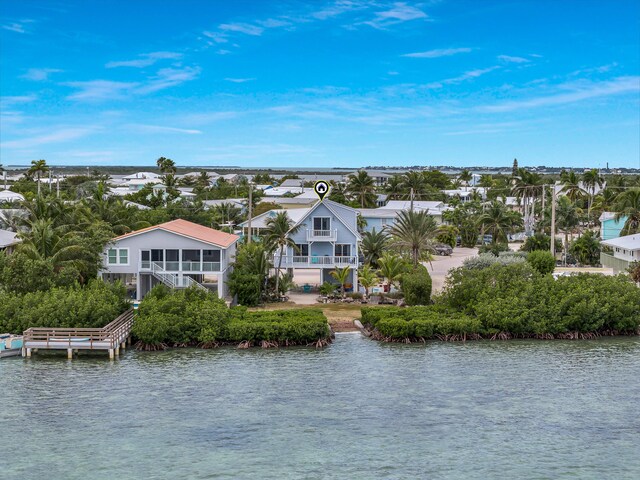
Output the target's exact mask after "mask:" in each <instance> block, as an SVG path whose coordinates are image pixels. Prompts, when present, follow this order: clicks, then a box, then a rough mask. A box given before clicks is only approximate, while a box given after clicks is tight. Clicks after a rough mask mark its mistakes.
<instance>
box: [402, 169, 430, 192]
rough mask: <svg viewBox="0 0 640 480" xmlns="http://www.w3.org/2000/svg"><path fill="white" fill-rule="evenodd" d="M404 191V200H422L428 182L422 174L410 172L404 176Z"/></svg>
mask: <svg viewBox="0 0 640 480" xmlns="http://www.w3.org/2000/svg"><path fill="white" fill-rule="evenodd" d="M401 185H402V191H403V193H404V198H411V194H413V198H421V197H422V195H424V193H425V191H426V188H427V181H426V180H425V178H424V175H422V173H420V172H414V171H410V172H407V173H405V174H404V175H402V184H401Z"/></svg>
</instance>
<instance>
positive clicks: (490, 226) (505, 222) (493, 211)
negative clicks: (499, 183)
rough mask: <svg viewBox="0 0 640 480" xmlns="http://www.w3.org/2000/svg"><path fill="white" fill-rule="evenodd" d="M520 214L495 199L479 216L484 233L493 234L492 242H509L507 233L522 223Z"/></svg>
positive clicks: (479, 222)
mask: <svg viewBox="0 0 640 480" xmlns="http://www.w3.org/2000/svg"><path fill="white" fill-rule="evenodd" d="M519 219H520V215H517V216H514V215H513V212H511V211H510V210H509V209H508V208H507V207H506V206H505V205H504V203H502V202H499V201H497V200H494V201H493V202H491V204H490V205H489V207H488V208H487V209H486V210H485V211H484V212H483V213H482V214H481V215H480V217H479V218H478V224H479V225H480V226H481V227H482V230H483V231H484V233H487V234H489V235H491V243H493V244H495V243H498V242H504V243H506V242H507V234H509V233H511V232H512V231H513V229H514V227H516V226H519V225H521V224H522V220H521V219H520V220H519Z"/></svg>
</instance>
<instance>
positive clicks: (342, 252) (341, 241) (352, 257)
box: [240, 200, 361, 288]
mask: <svg viewBox="0 0 640 480" xmlns="http://www.w3.org/2000/svg"><path fill="white" fill-rule="evenodd" d="M278 212H286V213H287V215H288V216H289V218H290V219H291V221H292V223H293V224H294V227H295V226H298V227H299V228H298V230H297V231H296V233H292V234H290V236H289V237H290V238H291V240H293V242H294V243H295V244H296V247H297V248H296V249H294V248H292V247H288V248H286V249H285V251H282V252H276V254H275V255H274V258H273V264H274V265H276V266H277V265H278V264H279V262H280V257H282V268H286V269H287V270H289V271H292V272H293V273H294V274H295V273H301V272H300V270H315V271H318V272H319V273H320V281H321V282H325V281H327V282H333V283H335V279H334V278H333V277H332V276H331V274H330V272H331V271H332V270H335V269H336V268H343V267H348V268H349V270H351V274H350V279H349V283H350V284H351V285H352V286H353V287H354V288H357V282H358V244H359V242H360V240H361V237H360V234H359V233H358V225H357V212H356V210H355V209H353V208H351V207H347V206H345V205H341V204H339V203H336V202H333V201H331V200H324V201H322V202H316V203H315V204H314V205H313V206H312V207H310V208H297V209H294V210H270V211H268V212H266V213H263V214H262V215H259V216H257V217H256V218H254V219H252V224H251V229H252V231H253V233H254V234H256V233H258V234H259V233H263V232H264V229H265V228H266V223H267V220H268V219H269V218H272V217H275V216H276V215H277V213H278ZM247 226H248V224H247V222H245V223H243V224H241V225H240V227H242V229H243V232H245V230H246V228H247ZM296 271H298V272H296Z"/></svg>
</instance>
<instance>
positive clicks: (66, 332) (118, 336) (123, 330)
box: [22, 309, 133, 358]
mask: <svg viewBox="0 0 640 480" xmlns="http://www.w3.org/2000/svg"><path fill="white" fill-rule="evenodd" d="M132 326H133V310H132V309H130V310H127V311H126V312H124V313H123V314H122V315H119V316H118V317H117V318H116V319H115V320H113V321H112V322H110V323H108V324H107V325H105V326H104V327H102V328H59V327H52V328H49V327H33V328H29V329H28V330H26V331H25V332H24V334H23V349H22V353H23V356H27V357H30V356H31V352H32V349H40V348H41V349H43V350H63V349H67V351H68V352H69V357H70V358H71V356H72V354H73V351H74V350H108V351H109V357H111V358H113V356H114V354H115V355H118V354H119V353H120V347H121V346H122V347H123V348H124V345H125V342H126V341H127V339H128V338H129V336H130V334H131V327H132Z"/></svg>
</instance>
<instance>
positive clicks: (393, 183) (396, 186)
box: [385, 175, 404, 200]
mask: <svg viewBox="0 0 640 480" xmlns="http://www.w3.org/2000/svg"><path fill="white" fill-rule="evenodd" d="M403 189H404V185H403V178H402V177H401V176H400V175H392V176H391V177H389V179H388V180H387V185H386V186H385V192H387V194H388V195H389V198H390V199H391V200H398V199H399V198H400V197H401V196H402V192H403V191H404V190H403Z"/></svg>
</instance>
